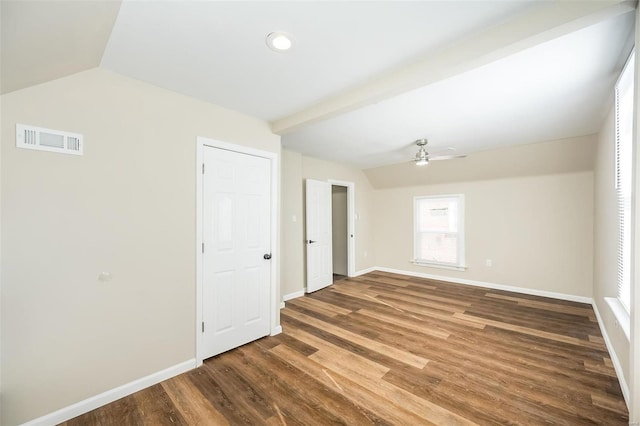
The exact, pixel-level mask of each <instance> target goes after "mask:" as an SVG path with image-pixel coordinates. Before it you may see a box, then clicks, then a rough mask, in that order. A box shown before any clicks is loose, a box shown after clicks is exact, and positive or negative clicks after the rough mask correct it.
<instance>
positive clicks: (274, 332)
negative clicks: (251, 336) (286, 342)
mask: <svg viewBox="0 0 640 426" xmlns="http://www.w3.org/2000/svg"><path fill="white" fill-rule="evenodd" d="M280 333H282V326H281V325H279V326H277V327H275V328H273V329H271V333H269V336H276V335H278V334H280Z"/></svg>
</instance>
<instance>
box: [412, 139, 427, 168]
mask: <svg viewBox="0 0 640 426" xmlns="http://www.w3.org/2000/svg"><path fill="white" fill-rule="evenodd" d="M426 144H427V140H426V139H418V140H417V141H416V145H418V146H419V147H420V148H419V149H418V152H417V153H416V158H415V160H414V161H415V162H416V166H424V165H427V164H429V153H428V152H427V150H426V149H424V147H425V145H426Z"/></svg>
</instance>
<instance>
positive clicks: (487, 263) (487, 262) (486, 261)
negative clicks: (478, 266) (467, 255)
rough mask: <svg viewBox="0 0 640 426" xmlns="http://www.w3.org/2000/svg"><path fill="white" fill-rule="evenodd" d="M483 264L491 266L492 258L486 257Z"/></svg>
mask: <svg viewBox="0 0 640 426" xmlns="http://www.w3.org/2000/svg"><path fill="white" fill-rule="evenodd" d="M484 264H485V265H486V266H487V268H491V267H492V266H493V260H491V259H487V260H485V261H484Z"/></svg>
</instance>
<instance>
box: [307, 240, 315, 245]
mask: <svg viewBox="0 0 640 426" xmlns="http://www.w3.org/2000/svg"><path fill="white" fill-rule="evenodd" d="M313 243H317V241H313V240H309V244H313Z"/></svg>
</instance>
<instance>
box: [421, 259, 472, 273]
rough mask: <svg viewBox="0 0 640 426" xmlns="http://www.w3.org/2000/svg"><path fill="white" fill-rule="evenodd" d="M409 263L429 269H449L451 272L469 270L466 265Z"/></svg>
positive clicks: (423, 261) (425, 262) (422, 261)
mask: <svg viewBox="0 0 640 426" xmlns="http://www.w3.org/2000/svg"><path fill="white" fill-rule="evenodd" d="M409 262H411V263H413V264H414V265H418V266H427V267H429V268H438V269H449V270H451V271H466V270H467V267H466V266H465V265H460V266H456V265H447V264H444V263H433V262H427V261H426V260H410V261H409Z"/></svg>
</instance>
